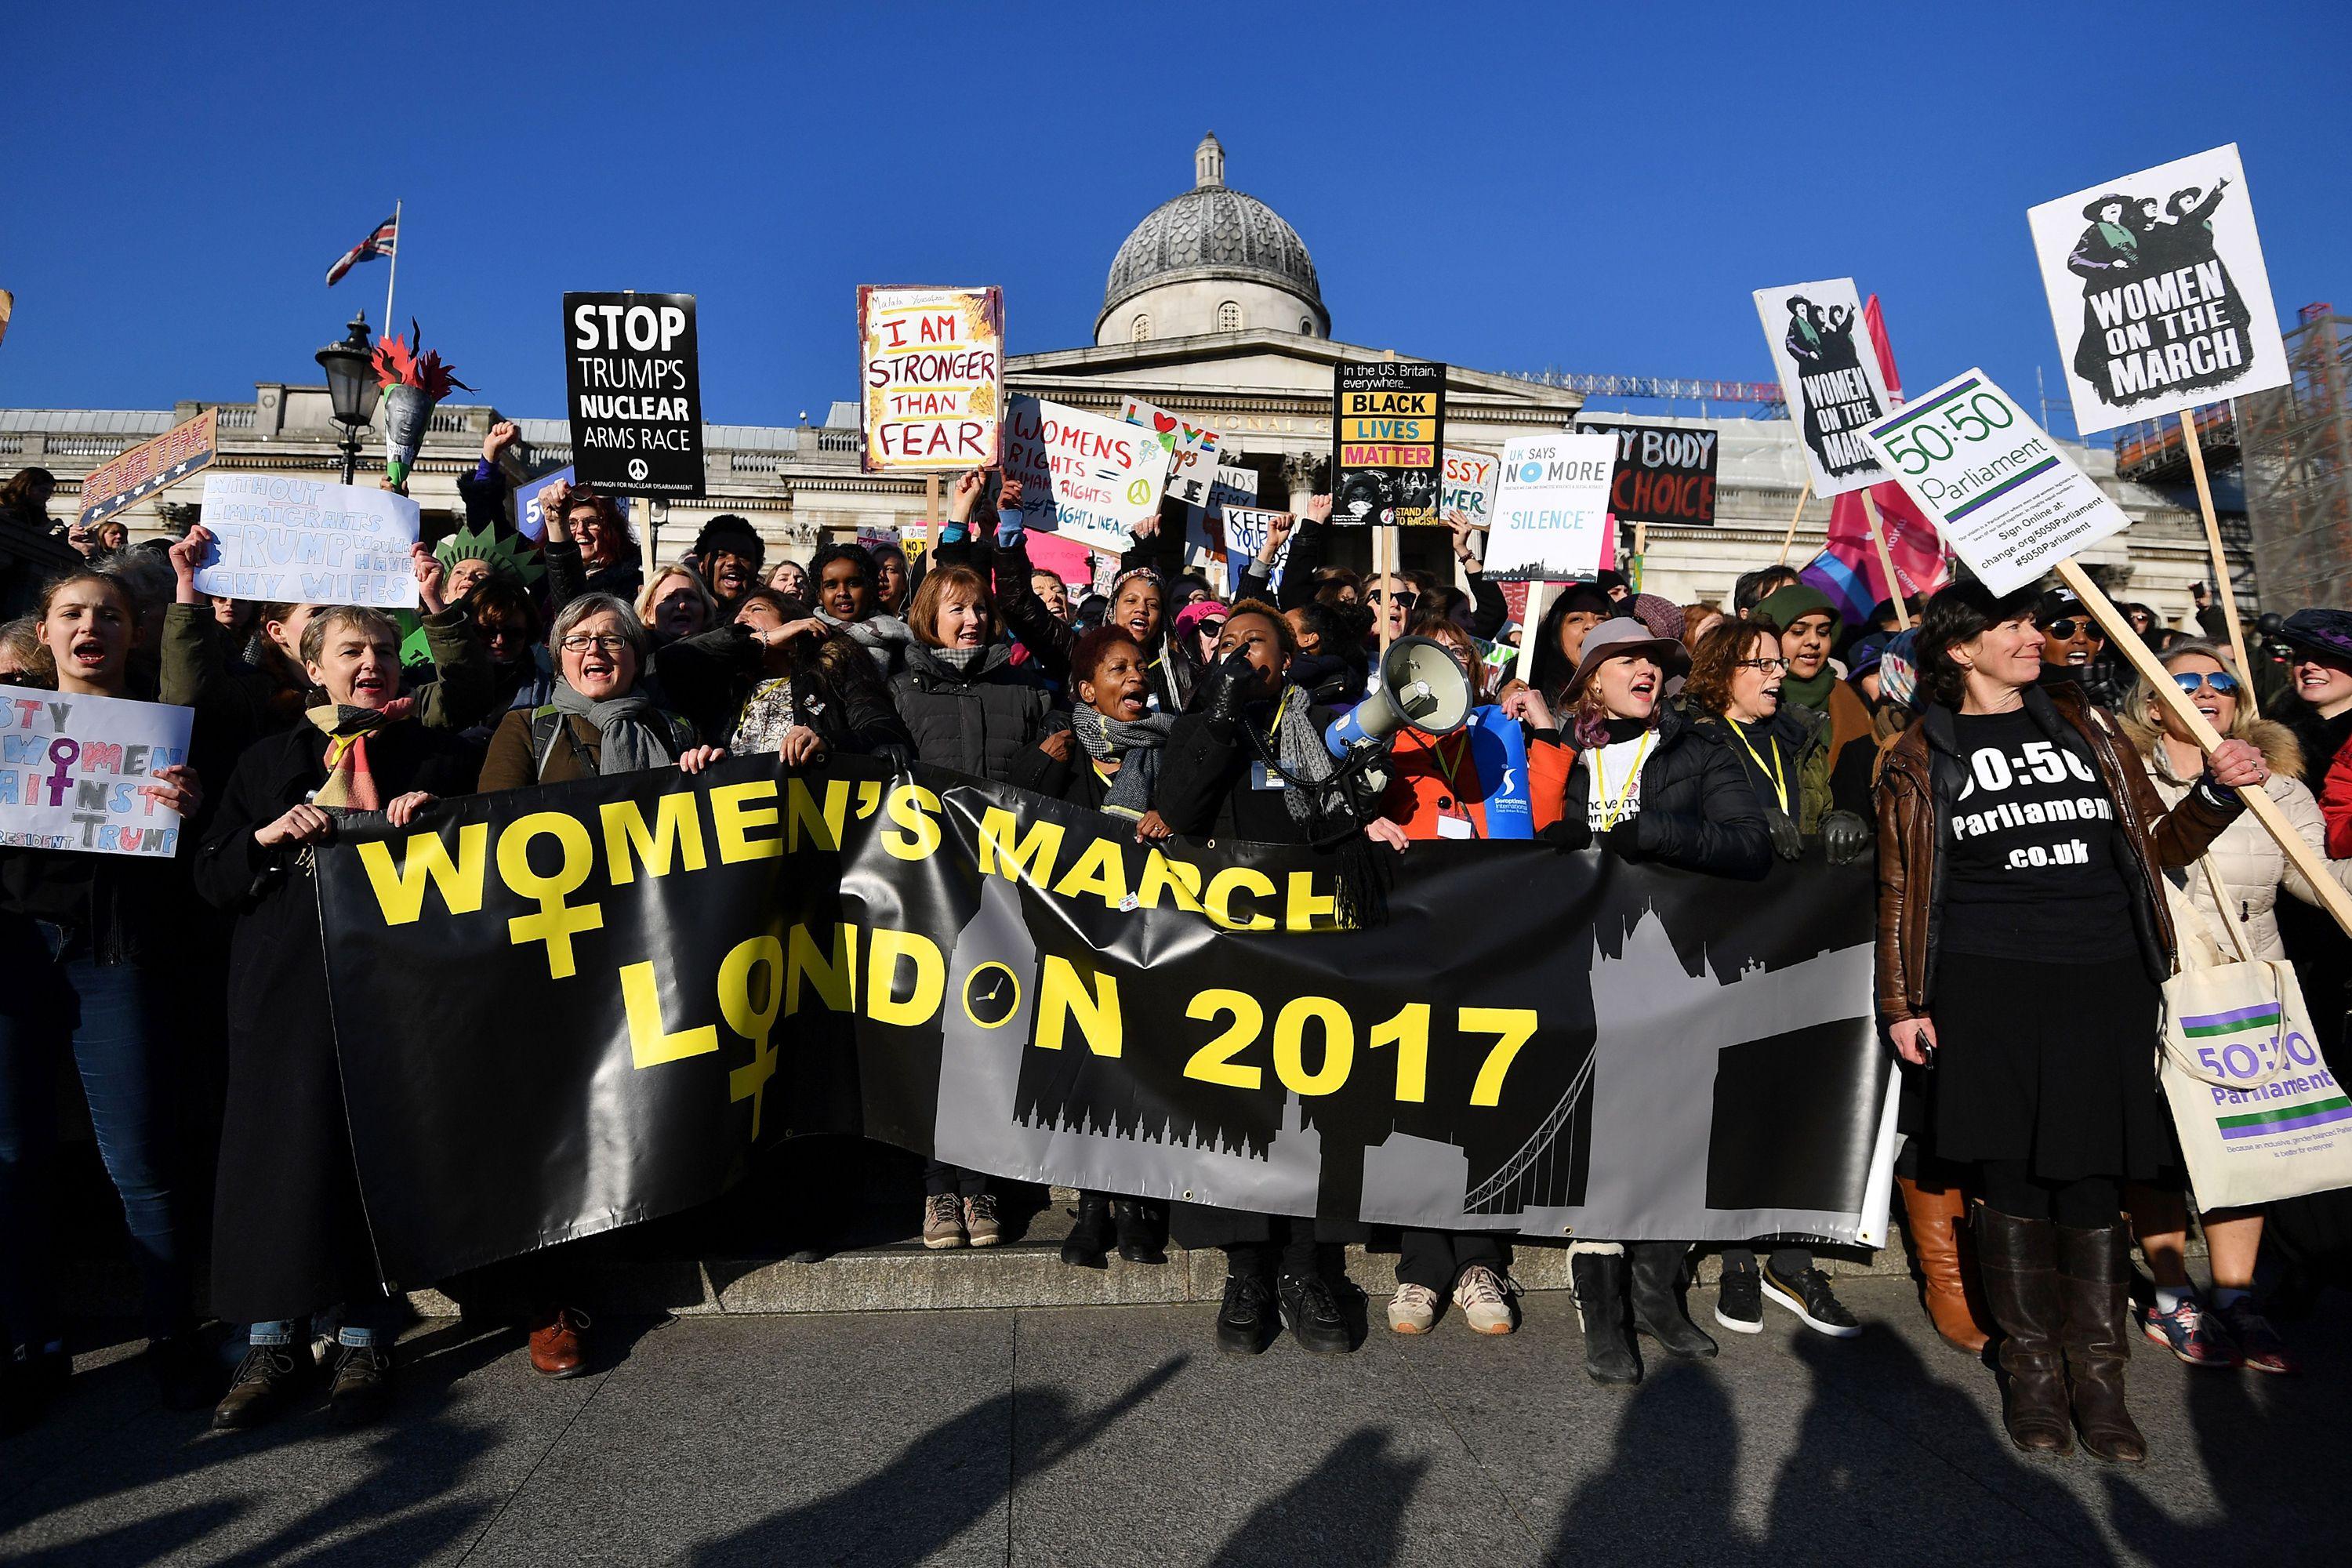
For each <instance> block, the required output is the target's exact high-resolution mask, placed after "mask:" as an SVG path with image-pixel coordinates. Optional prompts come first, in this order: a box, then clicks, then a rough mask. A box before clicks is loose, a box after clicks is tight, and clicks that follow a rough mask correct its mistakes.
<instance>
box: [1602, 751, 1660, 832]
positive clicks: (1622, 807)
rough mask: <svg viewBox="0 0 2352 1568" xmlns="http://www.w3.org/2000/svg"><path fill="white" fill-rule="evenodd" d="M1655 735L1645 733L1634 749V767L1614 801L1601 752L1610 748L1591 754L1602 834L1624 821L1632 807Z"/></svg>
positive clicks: (1627, 774) (1628, 773) (1629, 771)
mask: <svg viewBox="0 0 2352 1568" xmlns="http://www.w3.org/2000/svg"><path fill="white" fill-rule="evenodd" d="M1655 733H1656V731H1644V732H1643V736H1642V743H1641V744H1640V745H1639V746H1637V747H1635V748H1634V749H1633V767H1632V768H1631V769H1629V770H1628V771H1627V772H1626V774H1625V787H1624V788H1623V789H1621V790H1619V791H1618V792H1617V795H1616V798H1615V799H1614V800H1612V799H1611V798H1610V795H1609V775H1608V774H1607V773H1605V772H1603V771H1602V769H1601V752H1605V751H1607V750H1608V748H1607V747H1606V746H1603V747H1600V748H1597V749H1596V750H1594V751H1593V752H1591V753H1590V755H1591V758H1592V793H1593V794H1594V795H1596V796H1597V797H1598V798H1599V799H1600V802H1601V831H1602V832H1604V833H1605V832H1607V831H1608V830H1609V829H1610V828H1612V827H1614V826H1617V824H1618V823H1619V822H1620V821H1622V819H1623V817H1624V816H1625V814H1626V811H1627V809H1628V808H1629V807H1630V806H1631V805H1632V804H1633V791H1634V789H1635V787H1636V786H1638V785H1639V784H1641V782H1642V759H1643V758H1644V757H1646V756H1648V755H1649V754H1650V740H1651V737H1652V736H1653V735H1654V734H1655Z"/></svg>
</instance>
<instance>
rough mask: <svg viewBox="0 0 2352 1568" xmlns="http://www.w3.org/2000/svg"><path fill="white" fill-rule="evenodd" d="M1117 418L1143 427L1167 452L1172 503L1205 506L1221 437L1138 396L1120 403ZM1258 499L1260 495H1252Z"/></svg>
mask: <svg viewBox="0 0 2352 1568" xmlns="http://www.w3.org/2000/svg"><path fill="white" fill-rule="evenodd" d="M1118 416H1119V417H1120V418H1121V419H1123V420H1125V421H1127V423H1129V425H1140V426H1143V427H1144V428H1145V429H1147V430H1149V431H1150V432H1151V434H1152V436H1153V437H1154V438H1155V439H1157V440H1158V441H1159V443H1160V445H1161V446H1162V447H1166V448H1167V449H1168V489H1167V494H1168V497H1169V499H1170V500H1181V501H1182V502H1183V503H1184V504H1185V505H1186V506H1206V505H1208V503H1209V487H1210V485H1211V484H1212V483H1213V482H1214V480H1215V476H1216V473H1217V468H1218V458H1217V442H1218V439H1219V437H1218V435H1217V433H1216V432H1215V431H1214V430H1212V429H1210V428H1209V427H1208V426H1204V425H1195V424H1193V423H1192V421H1191V420H1189V419H1185V418H1182V417H1181V416H1177V415H1174V414H1171V413H1169V412H1168V411H1167V410H1166V409H1164V408H1160V407H1158V406H1156V405H1152V404H1150V403H1146V402H1144V401H1143V399H1141V398H1139V397H1129V398H1128V399H1127V400H1126V401H1125V402H1123V403H1122V404H1120V405H1119V410H1118ZM1250 495H1251V499H1252V500H1255V499H1256V495H1257V492H1256V491H1255V489H1253V490H1252V491H1251V492H1250Z"/></svg>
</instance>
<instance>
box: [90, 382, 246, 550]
mask: <svg viewBox="0 0 2352 1568" xmlns="http://www.w3.org/2000/svg"><path fill="white" fill-rule="evenodd" d="M219 424H220V411H219V410H218V409H215V408H207V409H205V411H204V412H203V413H202V414H199V415H197V416H195V417H194V418H193V419H183V420H182V421H180V423H178V424H177V425H174V426H172V427H171V428H170V429H169V430H166V431H164V432H163V434H162V435H161V436H158V437H155V438H154V439H153V440H152V441H142V442H141V443H139V445H137V446H136V447H131V450H129V451H127V452H125V453H123V454H122V455H121V457H119V458H109V459H108V460H107V461H106V462H103V463H101V464H100V465H99V466H98V467H97V468H92V469H91V470H90V471H89V478H87V479H83V480H82V482H81V525H82V526H83V527H84V528H88V527H89V525H90V524H91V523H94V522H100V521H105V520H106V519H107V518H110V517H111V516H113V515H114V514H115V513H116V512H118V511H121V510H122V509H123V508H124V507H126V506H129V505H130V504H131V502H132V501H135V500H139V499H140V498H141V497H142V496H146V495H152V494H153V493H154V492H155V491H157V490H160V489H165V488H167V487H169V486H171V485H174V484H177V483H178V482H179V481H180V480H182V479H186V478H187V477H188V476H189V475H190V474H193V473H194V472H196V471H197V470H198V469H200V468H210V467H212V461H213V458H214V457H215V455H217V453H218V451H219V446H220V443H219V440H218V438H217V437H218V430H219Z"/></svg>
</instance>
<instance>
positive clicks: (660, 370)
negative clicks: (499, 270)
mask: <svg viewBox="0 0 2352 1568" xmlns="http://www.w3.org/2000/svg"><path fill="white" fill-rule="evenodd" d="M563 389H564V395H565V399H566V405H567V406H568V407H569V408H570V410H571V414H572V469H573V471H574V473H575V474H576V475H577V477H578V479H579V482H580V483H582V484H584V485H598V486H601V487H603V488H604V489H607V490H614V491H618V492H620V493H621V494H624V495H641V496H698V495H700V494H701V493H702V366H701V362H700V360H699V358H698V350H697V348H696V346H695V337H694V296H693V295H691V294H639V293H635V292H629V293H622V294H566V295H565V296H563Z"/></svg>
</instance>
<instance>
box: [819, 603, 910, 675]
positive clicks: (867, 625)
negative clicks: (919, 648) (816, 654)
mask: <svg viewBox="0 0 2352 1568" xmlns="http://www.w3.org/2000/svg"><path fill="white" fill-rule="evenodd" d="M816 618H817V619H818V620H820V621H823V622H824V624H825V625H826V626H830V627H831V628H832V629H833V630H835V631H837V632H839V633H841V634H842V635H843V636H845V637H848V638H849V640H850V641H852V642H854V643H856V645H857V646H858V647H862V648H864V649H865V650H866V654H867V656H868V657H869V658H872V659H873V660H874V668H877V669H878V670H880V671H881V672H882V673H883V674H884V675H887V674H889V673H890V667H891V666H892V665H894V664H898V663H899V662H900V661H901V660H903V659H904V658H906V655H905V653H904V652H903V651H901V650H903V649H905V648H906V647H908V645H909V644H911V643H913V642H914V640H915V629H914V628H913V627H912V626H908V624H907V623H906V622H904V621H902V620H900V619H899V618H898V616H887V615H884V614H882V613H881V612H880V611H878V610H877V612H875V613H874V614H873V615H870V616H866V618H865V619H864V620H862V621H845V620H843V619H842V618H841V617H839V616H835V615H834V614H833V613H832V612H831V611H829V610H826V609H824V607H823V606H819V607H818V609H817V612H816Z"/></svg>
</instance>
